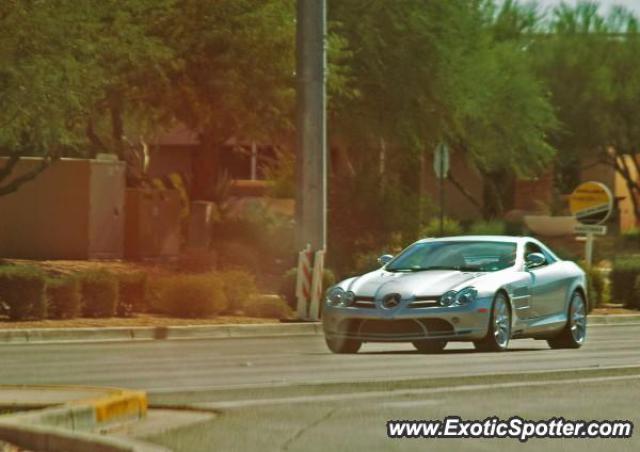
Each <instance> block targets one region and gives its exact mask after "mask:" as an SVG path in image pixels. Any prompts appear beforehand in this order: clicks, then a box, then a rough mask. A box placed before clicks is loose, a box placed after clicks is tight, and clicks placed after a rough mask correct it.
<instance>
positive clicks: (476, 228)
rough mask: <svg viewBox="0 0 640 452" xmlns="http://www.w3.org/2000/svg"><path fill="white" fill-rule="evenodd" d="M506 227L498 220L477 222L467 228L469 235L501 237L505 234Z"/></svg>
mask: <svg viewBox="0 0 640 452" xmlns="http://www.w3.org/2000/svg"><path fill="white" fill-rule="evenodd" d="M506 230H507V228H506V225H505V223H504V222H503V221H500V220H491V221H478V222H475V223H473V224H471V226H470V227H469V230H468V232H469V234H471V235H503V234H506Z"/></svg>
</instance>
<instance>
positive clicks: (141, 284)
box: [117, 271, 149, 317]
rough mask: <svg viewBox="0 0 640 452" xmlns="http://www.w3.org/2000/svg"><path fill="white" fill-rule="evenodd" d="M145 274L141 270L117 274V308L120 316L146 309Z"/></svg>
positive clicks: (127, 315) (146, 285)
mask: <svg viewBox="0 0 640 452" xmlns="http://www.w3.org/2000/svg"><path fill="white" fill-rule="evenodd" d="M147 287H148V284H147V274H146V273H145V272H142V271H137V272H132V273H122V274H119V275H118V292H119V293H118V295H119V296H118V308H117V314H118V316H120V317H129V316H131V314H132V313H134V312H145V311H147V310H148V307H149V306H148V299H147Z"/></svg>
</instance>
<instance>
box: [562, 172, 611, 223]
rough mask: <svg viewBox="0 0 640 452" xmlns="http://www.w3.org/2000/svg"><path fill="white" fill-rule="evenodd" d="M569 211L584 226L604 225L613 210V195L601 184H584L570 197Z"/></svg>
mask: <svg viewBox="0 0 640 452" xmlns="http://www.w3.org/2000/svg"><path fill="white" fill-rule="evenodd" d="M569 210H571V214H572V215H574V216H575V217H576V220H578V221H579V222H580V223H582V224H600V223H604V222H605V221H606V220H607V218H609V216H610V215H611V211H612V210H613V195H612V194H611V191H610V190H609V188H608V187H607V186H606V185H604V184H602V183H600V182H594V181H590V182H584V183H582V184H580V185H578V187H577V188H576V189H575V190H574V191H573V193H571V195H570V196H569Z"/></svg>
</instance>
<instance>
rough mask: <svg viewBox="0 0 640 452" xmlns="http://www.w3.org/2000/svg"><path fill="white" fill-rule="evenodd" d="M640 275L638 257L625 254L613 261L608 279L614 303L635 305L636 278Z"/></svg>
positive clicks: (628, 305) (639, 259)
mask: <svg viewBox="0 0 640 452" xmlns="http://www.w3.org/2000/svg"><path fill="white" fill-rule="evenodd" d="M638 275H640V258H639V257H637V256H627V257H623V258H618V259H616V260H614V261H613V266H612V268H611V273H610V274H609V281H610V284H611V299H612V301H613V302H615V303H623V304H624V305H625V306H627V307H633V306H636V303H637V296H636V292H635V282H636V278H637V277H638Z"/></svg>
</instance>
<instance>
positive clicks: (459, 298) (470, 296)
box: [440, 287, 478, 307]
mask: <svg viewBox="0 0 640 452" xmlns="http://www.w3.org/2000/svg"><path fill="white" fill-rule="evenodd" d="M476 298H478V291H477V290H476V289H475V288H474V287H465V288H464V289H462V290H461V291H460V292H456V291H455V290H450V291H449V292H446V293H445V294H444V295H443V296H442V297H440V306H446V307H449V306H464V305H467V304H469V303H473V302H474V301H475V300H476Z"/></svg>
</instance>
